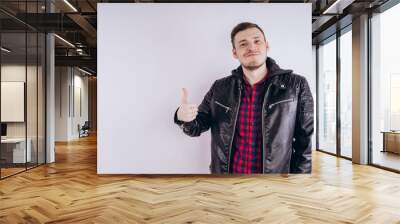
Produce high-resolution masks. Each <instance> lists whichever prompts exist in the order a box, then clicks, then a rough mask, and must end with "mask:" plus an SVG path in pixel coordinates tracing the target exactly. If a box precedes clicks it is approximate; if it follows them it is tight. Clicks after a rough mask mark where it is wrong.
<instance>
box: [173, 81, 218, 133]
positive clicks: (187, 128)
mask: <svg viewBox="0 0 400 224" xmlns="http://www.w3.org/2000/svg"><path fill="white" fill-rule="evenodd" d="M214 88H215V82H214V84H213V85H212V86H211V88H210V90H209V91H208V92H207V94H206V95H205V97H204V99H203V101H202V102H201V104H200V105H199V108H198V109H199V110H198V113H197V116H196V118H195V119H194V120H193V121H190V122H183V121H180V120H178V110H179V107H178V108H177V109H176V111H175V115H174V123H175V124H177V125H179V126H180V127H181V129H182V130H183V132H184V133H185V134H186V135H189V136H191V137H196V136H200V134H201V133H203V132H205V131H207V130H208V129H209V128H210V126H211V121H212V118H211V107H210V106H211V99H212V97H213V93H214Z"/></svg>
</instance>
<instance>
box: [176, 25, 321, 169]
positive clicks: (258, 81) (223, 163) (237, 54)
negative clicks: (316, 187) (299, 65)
mask: <svg viewBox="0 0 400 224" xmlns="http://www.w3.org/2000/svg"><path fill="white" fill-rule="evenodd" d="M231 42H232V47H233V49H232V53H233V57H234V58H236V59H238V60H239V62H240V64H241V65H240V66H239V67H238V68H236V69H234V70H233V71H232V74H231V75H230V76H228V77H225V78H222V79H219V80H217V81H215V82H214V84H213V85H212V87H211V89H210V90H209V91H208V93H207V94H206V96H205V97H204V99H203V101H202V103H201V104H200V105H199V106H198V107H197V106H196V105H194V104H189V102H188V100H187V98H188V93H187V90H186V89H183V90H182V91H183V92H182V100H181V105H180V107H179V108H178V109H177V110H176V112H175V116H174V122H175V123H176V124H178V125H179V126H180V127H181V128H182V129H183V132H184V133H185V134H187V135H189V136H192V137H194V136H199V135H200V134H201V133H202V132H204V131H207V130H208V129H210V128H211V165H210V170H211V172H212V173H213V174H224V173H232V174H243V173H310V172H311V145H312V144H311V137H312V134H313V131H314V124H313V122H314V121H313V119H314V118H313V108H314V106H313V105H314V104H313V97H312V95H311V92H310V88H309V86H308V82H307V80H306V79H305V78H304V77H302V76H300V75H297V74H294V73H293V71H292V70H284V69H281V68H280V67H279V66H278V65H277V64H276V63H275V61H274V60H273V59H272V58H270V57H268V56H267V51H268V48H269V45H268V41H267V40H266V38H265V35H264V32H263V30H262V29H261V28H260V27H259V26H258V25H257V24H253V23H248V22H245V23H240V24H238V25H236V26H235V27H234V28H233V30H232V33H231Z"/></svg>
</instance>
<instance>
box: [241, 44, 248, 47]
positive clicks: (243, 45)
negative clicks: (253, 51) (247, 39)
mask: <svg viewBox="0 0 400 224" xmlns="http://www.w3.org/2000/svg"><path fill="white" fill-rule="evenodd" d="M246 45H247V44H240V45H239V46H241V47H245V46H246Z"/></svg>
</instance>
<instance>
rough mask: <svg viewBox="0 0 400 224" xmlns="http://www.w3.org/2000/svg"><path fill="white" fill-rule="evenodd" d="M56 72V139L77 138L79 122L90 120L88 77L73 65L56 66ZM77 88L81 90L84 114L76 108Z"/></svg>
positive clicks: (67, 139)
mask: <svg viewBox="0 0 400 224" xmlns="http://www.w3.org/2000/svg"><path fill="white" fill-rule="evenodd" d="M55 73H56V77H55V141H69V140H73V139H77V138H78V137H79V135H78V134H79V133H78V128H77V127H78V124H80V125H83V123H84V122H85V121H87V120H88V78H87V76H83V73H82V72H80V71H79V70H77V69H76V68H72V67H56V70H55ZM77 89H80V90H81V97H80V100H81V105H82V114H80V113H79V110H78V108H76V105H77V104H79V102H77V100H79V98H77V97H76V95H77V94H78V93H77V91H76V90H77ZM74 90H75V91H74ZM74 110H75V111H74ZM74 112H75V113H74Z"/></svg>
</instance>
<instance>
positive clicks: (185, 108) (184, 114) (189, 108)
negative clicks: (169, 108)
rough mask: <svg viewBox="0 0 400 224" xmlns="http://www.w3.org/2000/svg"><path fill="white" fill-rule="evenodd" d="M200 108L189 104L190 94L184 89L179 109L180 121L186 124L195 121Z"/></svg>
mask: <svg viewBox="0 0 400 224" xmlns="http://www.w3.org/2000/svg"><path fill="white" fill-rule="evenodd" d="M197 111H198V106H197V105H195V104H189V103H188V92H187V90H186V88H182V98H181V105H180V106H179V109H178V114H177V115H178V120H180V121H184V122H190V121H193V120H194V119H195V118H196V116H197Z"/></svg>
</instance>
